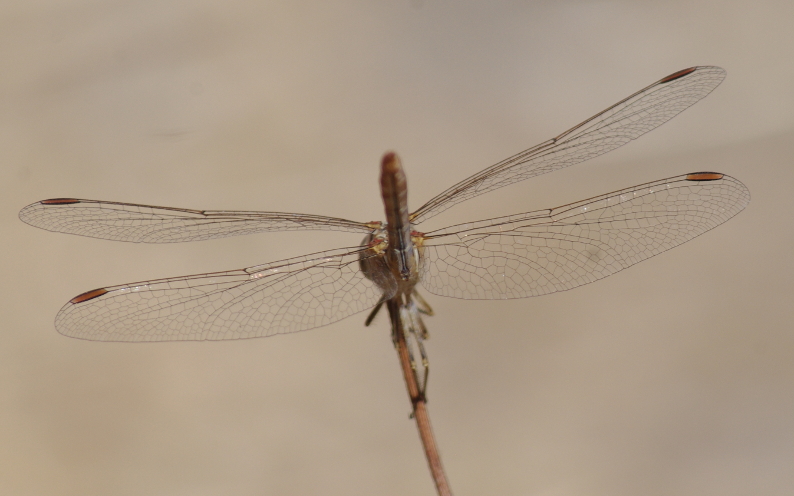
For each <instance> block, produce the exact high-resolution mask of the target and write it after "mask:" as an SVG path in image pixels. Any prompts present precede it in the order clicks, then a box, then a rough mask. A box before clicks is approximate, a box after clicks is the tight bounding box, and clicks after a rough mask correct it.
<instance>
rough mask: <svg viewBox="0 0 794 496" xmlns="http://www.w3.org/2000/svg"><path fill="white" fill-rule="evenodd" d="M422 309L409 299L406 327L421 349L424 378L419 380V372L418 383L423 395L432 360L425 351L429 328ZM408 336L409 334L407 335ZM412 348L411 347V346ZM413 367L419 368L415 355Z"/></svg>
mask: <svg viewBox="0 0 794 496" xmlns="http://www.w3.org/2000/svg"><path fill="white" fill-rule="evenodd" d="M420 313H421V310H420V308H419V306H418V305H417V304H416V303H415V302H414V301H413V300H412V299H409V300H408V305H407V312H406V314H407V317H408V322H406V323H407V324H408V325H406V326H405V327H407V328H408V330H409V331H410V333H411V335H412V336H413V338H414V341H415V342H416V347H417V348H418V349H419V356H420V357H421V359H422V380H421V381H419V378H418V374H417V381H416V382H417V384H418V385H419V390H420V393H421V394H422V396H424V395H425V391H426V390H427V377H428V375H429V374H430V362H429V361H428V359H427V352H426V351H425V346H424V340H425V339H426V338H427V328H426V327H425V324H424V322H423V321H422V316H421V315H420ZM406 338H408V336H406ZM409 348H410V347H409ZM411 363H412V367H414V370H417V369H418V367H417V366H416V364H415V363H414V361H413V357H412V360H411Z"/></svg>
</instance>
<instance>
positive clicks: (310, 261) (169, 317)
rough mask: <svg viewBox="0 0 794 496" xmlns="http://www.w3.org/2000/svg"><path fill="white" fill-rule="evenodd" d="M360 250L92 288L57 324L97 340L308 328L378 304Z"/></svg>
mask: <svg viewBox="0 0 794 496" xmlns="http://www.w3.org/2000/svg"><path fill="white" fill-rule="evenodd" d="M362 250H363V252H364V253H365V256H367V255H366V253H367V252H366V249H365V248H360V247H357V248H347V249H340V250H335V251H329V252H323V253H316V254H312V255H308V256H305V257H297V258H291V259H287V260H282V261H279V262H273V263H269V264H265V265H259V266H255V267H249V268H247V269H239V270H230V271H226V272H215V273H211V274H198V275H193V276H183V277H173V278H169V279H157V280H153V281H143V282H138V283H132V284H124V285H120V286H111V287H107V288H100V289H95V290H93V291H88V292H86V293H83V294H81V295H79V296H76V297H75V298H73V299H72V300H70V301H69V302H68V303H67V304H66V305H64V306H63V308H61V310H60V311H59V312H58V315H57V316H56V317H55V327H56V329H58V332H60V333H61V334H64V335H66V336H71V337H75V338H80V339H89V340H94V341H185V340H195V341H201V340H222V339H244V338H255V337H263V336H271V335H273V334H280V333H287V332H295V331H303V330H306V329H312V328H314V327H319V326H323V325H326V324H330V323H332V322H336V321H337V320H340V319H343V318H345V317H347V316H350V315H352V314H354V313H356V312H361V311H363V310H366V309H367V308H370V307H372V306H374V305H375V304H376V303H377V302H378V299H379V298H380V296H381V293H380V290H378V288H377V287H376V286H375V284H374V283H372V282H371V281H369V280H368V279H366V278H365V277H364V276H363V275H362V273H361V271H360V270H359V254H360V253H362ZM387 296H391V295H387Z"/></svg>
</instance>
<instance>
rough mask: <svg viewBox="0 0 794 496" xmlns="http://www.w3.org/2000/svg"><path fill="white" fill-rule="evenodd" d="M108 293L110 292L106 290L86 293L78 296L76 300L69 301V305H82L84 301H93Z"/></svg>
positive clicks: (100, 289)
mask: <svg viewBox="0 0 794 496" xmlns="http://www.w3.org/2000/svg"><path fill="white" fill-rule="evenodd" d="M107 292H108V290H107V289H105V288H99V289H94V290H92V291H86V292H85V293H83V294H81V295H77V296H75V297H74V298H72V299H71V300H69V303H72V304H74V305H76V304H78V303H82V302H84V301H88V300H93V299H94V298H97V297H99V296H102V295H103V294H105V293H107Z"/></svg>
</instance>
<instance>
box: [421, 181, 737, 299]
mask: <svg viewBox="0 0 794 496" xmlns="http://www.w3.org/2000/svg"><path fill="white" fill-rule="evenodd" d="M749 201H750V193H749V191H748V190H747V188H746V187H745V186H744V184H742V183H741V182H739V181H738V180H736V179H734V178H732V177H730V176H727V175H724V174H719V173H693V174H687V175H683V176H677V177H672V178H669V179H663V180H660V181H655V182H652V183H647V184H641V185H639V186H634V187H632V188H627V189H624V190H620V191H615V192H613V193H609V194H606V195H601V196H598V197H595V198H591V199H589V200H583V201H581V202H577V203H573V204H570V205H565V206H562V207H558V208H554V209H549V210H541V211H537V212H528V213H523V214H517V215H511V216H508V217H501V218H496V219H490V220H485V221H480V222H475V223H471V224H460V225H456V226H451V227H448V228H446V229H442V230H439V231H435V232H430V233H426V234H425V241H424V257H423V262H422V268H421V280H422V285H423V286H424V287H425V288H426V289H427V290H428V291H429V292H431V293H435V294H438V295H442V296H451V297H455V298H463V299H507V298H524V297H528V296H539V295H543V294H548V293H554V292H556V291H565V290H568V289H572V288H575V287H577V286H581V285H583V284H587V283H590V282H593V281H596V280H598V279H601V278H604V277H607V276H609V275H612V274H614V273H615V272H618V271H620V270H622V269H625V268H627V267H629V266H631V265H634V264H635V263H637V262H640V261H642V260H645V259H647V258H650V257H652V256H654V255H658V254H659V253H661V252H663V251H666V250H668V249H670V248H673V247H674V246H678V245H680V244H682V243H685V242H687V241H689V240H690V239H693V238H695V237H697V236H699V235H700V234H703V233H704V232H706V231H708V230H710V229H713V228H714V227H716V226H717V225H719V224H722V223H723V222H725V221H727V220H728V219H730V218H731V217H733V216H734V215H736V214H737V213H739V212H740V211H741V210H742V209H743V208H744V207H745V206H746V205H747V204H748V202H749Z"/></svg>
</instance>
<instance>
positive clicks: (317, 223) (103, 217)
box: [19, 198, 373, 243]
mask: <svg viewBox="0 0 794 496" xmlns="http://www.w3.org/2000/svg"><path fill="white" fill-rule="evenodd" d="M19 218H20V219H21V220H22V221H23V222H26V223H28V224H30V225H31V226H35V227H39V228H41V229H46V230H47V231H55V232H62V233H68V234H77V235H80V236H88V237H91V238H100V239H110V240H114V241H131V242H135V243H178V242H183V241H198V240H204V239H213V238H224V237H228V236H239V235H243V234H252V233H258V232H263V231H298V230H312V229H318V230H335V231H352V232H370V231H372V228H373V227H372V226H371V225H368V224H364V223H361V222H355V221H352V220H345V219H337V218H334V217H324V216H322V215H305V214H287V213H281V212H234V211H225V210H190V209H185V208H171V207H155V206H151V205H136V204H134V203H119V202H106V201H97V200H79V199H75V198H56V199H52V200H42V201H40V202H36V203H33V204H31V205H28V206H27V207H25V208H23V209H22V210H21V211H20V212H19Z"/></svg>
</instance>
